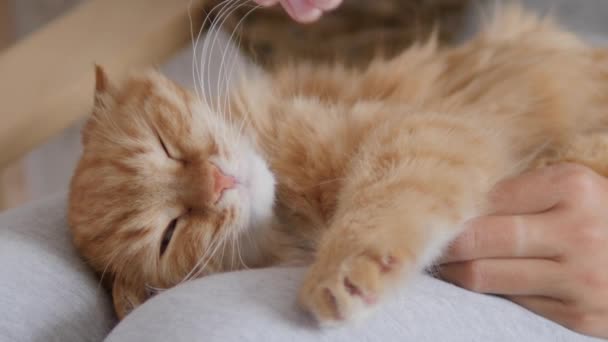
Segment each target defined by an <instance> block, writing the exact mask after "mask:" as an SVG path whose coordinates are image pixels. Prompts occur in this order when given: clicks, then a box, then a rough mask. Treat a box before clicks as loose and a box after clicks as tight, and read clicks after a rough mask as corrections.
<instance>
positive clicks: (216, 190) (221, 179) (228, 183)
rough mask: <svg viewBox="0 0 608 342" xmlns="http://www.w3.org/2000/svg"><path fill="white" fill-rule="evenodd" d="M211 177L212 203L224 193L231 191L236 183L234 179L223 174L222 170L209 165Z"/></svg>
mask: <svg viewBox="0 0 608 342" xmlns="http://www.w3.org/2000/svg"><path fill="white" fill-rule="evenodd" d="M211 176H212V177H213V202H214V203H215V202H217V201H219V200H220V198H222V194H223V193H224V191H226V190H230V189H233V188H234V187H236V185H237V183H238V182H237V180H236V178H234V177H232V176H229V175H227V174H225V173H223V172H222V170H220V168H219V167H217V166H215V165H211Z"/></svg>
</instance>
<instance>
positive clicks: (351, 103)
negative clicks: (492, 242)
mask: <svg viewBox="0 0 608 342" xmlns="http://www.w3.org/2000/svg"><path fill="white" fill-rule="evenodd" d="M607 128H608V54H606V53H604V52H602V51H599V50H595V49H593V48H591V47H589V46H587V45H585V44H583V43H581V42H580V41H579V40H578V39H577V38H575V37H574V36H572V35H570V34H568V33H565V32H563V31H561V30H560V29H558V28H556V27H555V26H554V25H552V24H551V23H548V22H540V21H538V20H537V19H536V18H532V17H530V16H527V15H525V14H523V13H522V12H521V11H520V10H519V9H517V8H511V9H509V10H508V11H506V12H505V14H503V15H501V16H499V18H498V19H497V20H496V21H495V22H494V24H492V26H491V27H489V28H488V29H487V30H485V31H484V33H482V34H481V35H480V36H479V37H477V38H476V39H474V40H473V41H472V42H469V43H467V44H465V45H463V46H461V47H458V48H453V49H445V50H443V49H439V48H437V47H436V46H435V44H434V43H433V42H430V43H428V44H424V45H421V46H417V47H413V48H411V49H410V50H408V51H406V52H404V53H403V54H402V55H400V56H398V57H397V58H395V59H393V60H390V61H376V62H374V63H372V65H371V66H370V67H369V68H367V69H365V70H363V71H355V70H345V69H343V68H341V67H339V66H331V67H330V66H327V67H312V66H292V67H286V68H284V69H282V70H280V71H279V72H277V73H276V74H274V75H267V76H261V77H259V78H256V79H254V80H248V81H245V82H243V83H242V84H241V86H240V87H238V88H236V89H234V90H233V91H232V93H231V95H230V97H229V100H228V101H226V102H223V101H218V102H214V101H211V102H210V103H208V105H205V104H201V103H200V102H199V101H198V100H197V99H196V98H195V97H193V96H192V95H190V94H188V93H186V92H184V91H183V90H181V89H179V88H178V87H176V86H175V85H173V84H172V83H171V82H169V81H167V80H165V79H163V78H162V77H161V76H158V75H155V74H147V75H144V76H138V77H134V78H131V79H130V80H129V81H128V82H126V83H125V84H124V85H123V86H122V87H121V88H114V87H113V86H111V85H110V84H109V83H108V81H107V79H106V78H105V75H104V74H103V72H101V71H98V82H97V97H96V107H95V110H94V113H93V119H91V121H90V122H89V124H88V125H87V127H86V128H85V131H84V145H85V152H84V155H83V158H82V160H81V163H80V165H79V167H78V170H77V171H76V175H75V177H74V180H73V183H72V192H71V204H70V223H71V226H72V230H73V232H74V236H75V242H76V245H77V246H78V247H79V249H80V251H81V252H82V253H83V254H84V256H85V257H86V258H87V260H89V262H90V263H91V264H92V265H93V266H94V268H95V269H96V270H97V271H98V272H100V273H104V272H105V273H106V277H109V278H110V279H111V280H112V281H113V296H114V301H115V305H116V309H117V312H118V313H119V315H120V316H122V315H124V314H126V313H127V312H128V311H130V310H131V309H132V308H133V307H135V306H137V305H138V304H140V303H141V302H143V301H144V300H145V299H146V298H147V296H148V294H147V293H146V288H147V287H148V288H152V287H154V288H167V287H171V286H174V285H176V284H178V283H180V282H181V281H182V280H183V279H185V278H191V277H193V276H200V275H203V274H208V273H213V272H222V271H227V270H232V269H238V268H242V267H244V265H247V266H250V267H259V266H269V265H276V264H282V263H309V262H312V266H311V269H310V271H309V274H308V276H307V278H306V280H305V283H304V285H303V288H302V290H301V292H300V295H299V300H300V303H301V304H302V305H303V306H304V307H305V308H306V309H307V310H309V311H310V312H311V313H313V315H314V316H315V317H316V318H317V319H318V320H319V321H321V322H322V323H326V324H331V323H335V322H338V321H342V320H348V319H351V318H355V317H357V316H360V315H361V314H363V313H365V312H366V311H367V310H366V309H367V308H369V307H372V306H373V304H374V303H376V302H377V301H378V299H380V298H381V297H382V296H383V295H384V293H385V292H386V291H387V290H389V289H390V288H392V287H394V286H396V285H397V284H399V281H400V280H403V279H406V280H407V277H408V275H411V274H412V273H414V272H418V271H420V270H421V269H422V268H424V267H426V266H429V265H430V264H431V263H432V262H433V261H434V260H435V259H436V258H437V257H438V256H439V255H440V253H441V252H442V251H443V249H444V248H445V247H446V246H447V243H448V242H449V241H450V240H451V239H452V238H454V237H455V236H456V235H457V234H458V233H459V232H460V230H461V229H462V228H461V227H462V224H463V223H464V222H465V221H466V220H468V219H470V218H473V217H475V216H477V215H480V214H483V213H484V206H485V198H486V196H487V194H488V192H489V191H490V190H491V189H492V187H493V186H494V185H495V184H496V183H497V182H498V181H500V180H501V179H504V178H505V177H509V176H512V175H515V174H517V173H519V172H521V171H523V170H525V169H527V168H529V167H531V166H532V165H533V163H537V161H538V158H537V157H539V156H543V155H544V154H543V153H545V151H546V150H550V151H551V153H553V154H552V155H551V156H558V158H557V159H565V160H571V161H578V160H582V161H585V162H587V163H588V164H590V165H592V166H594V167H595V168H596V169H599V170H600V171H603V172H606V171H608V170H606V169H605V167H606V166H605V165H606V164H605V163H603V164H601V165H599V164H595V163H596V162H597V161H598V160H602V153H601V152H600V153H597V149H596V150H595V151H596V152H595V154H594V155H593V156H592V157H590V158H587V159H585V156H584V155H580V156H579V154H580V153H581V152H584V151H585V149H586V146H587V145H588V143H587V140H589V144H591V143H592V140H593V141H596V139H595V138H588V137H591V136H594V134H597V133H598V132H601V131H602V130H605V129H607ZM159 138H160V140H159ZM602 139H603V138H602ZM575 140H576V141H577V144H578V145H576V147H575V148H573V147H572V141H575ZM161 141H162V142H161ZM556 151H557V152H556ZM559 151H567V152H564V153H566V155H562V154H560V153H559ZM547 156H548V158H553V157H551V156H549V155H547ZM551 161H554V160H551ZM555 161H557V160H555ZM598 165H599V166H598ZM602 168H604V169H602ZM233 181H234V182H233ZM218 184H220V185H218ZM175 218H179V219H178V220H177V221H175V220H174V219H175ZM222 239H225V240H222ZM222 241H228V242H226V243H224V242H222Z"/></svg>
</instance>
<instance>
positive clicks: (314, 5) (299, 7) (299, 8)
mask: <svg viewBox="0 0 608 342" xmlns="http://www.w3.org/2000/svg"><path fill="white" fill-rule="evenodd" d="M254 1H255V2H256V3H258V4H260V5H262V6H273V5H276V4H277V3H281V6H283V8H284V9H285V11H286V12H287V13H288V14H289V15H290V16H291V17H292V18H293V19H294V20H296V21H298V22H301V23H310V22H313V21H315V20H317V19H319V18H320V17H321V16H322V15H323V12H327V11H330V10H332V9H334V8H336V7H338V6H339V5H340V4H341V3H342V0H254Z"/></svg>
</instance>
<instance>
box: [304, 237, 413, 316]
mask: <svg viewBox="0 0 608 342" xmlns="http://www.w3.org/2000/svg"><path fill="white" fill-rule="evenodd" d="M403 262H404V258H403V256H402V255H398V254H397V253H391V252H384V251H383V252H381V251H378V250H374V249H368V250H365V251H363V252H361V253H358V254H354V255H350V256H348V257H346V258H344V259H341V261H336V260H328V258H320V259H318V260H317V261H316V262H315V263H314V264H313V266H312V267H311V269H310V271H309V273H308V274H307V276H306V278H305V281H304V285H303V287H302V289H301V290H300V294H299V302H300V305H301V306H302V307H303V308H304V309H305V310H307V311H308V312H310V313H311V314H312V315H313V316H314V317H315V318H316V320H317V321H318V322H319V323H320V324H321V325H322V326H333V325H337V324H340V323H343V322H347V321H352V320H356V319H360V318H363V317H365V316H367V314H369V313H370V312H371V310H372V309H373V308H374V307H375V306H376V304H377V303H378V302H379V300H380V298H381V297H382V296H383V294H384V293H385V292H386V290H387V288H389V287H391V285H393V283H394V282H396V281H397V279H398V278H399V274H400V273H401V272H402V268H403Z"/></svg>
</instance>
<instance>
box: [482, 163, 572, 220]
mask: <svg viewBox="0 0 608 342" xmlns="http://www.w3.org/2000/svg"><path fill="white" fill-rule="evenodd" d="M555 173H556V168H554V167H548V168H545V169H539V170H533V171H529V172H526V173H524V174H522V175H519V176H517V177H514V178H509V179H507V180H504V181H502V182H500V183H499V184H498V185H496V186H495V187H494V189H493V190H492V192H491V193H490V202H491V203H490V212H492V213H494V214H500V215H512V214H531V213H538V212H542V211H545V210H548V209H551V208H552V207H554V206H555V205H556V204H557V203H559V201H560V198H561V196H560V193H559V192H558V191H555V183H554V178H555Z"/></svg>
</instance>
